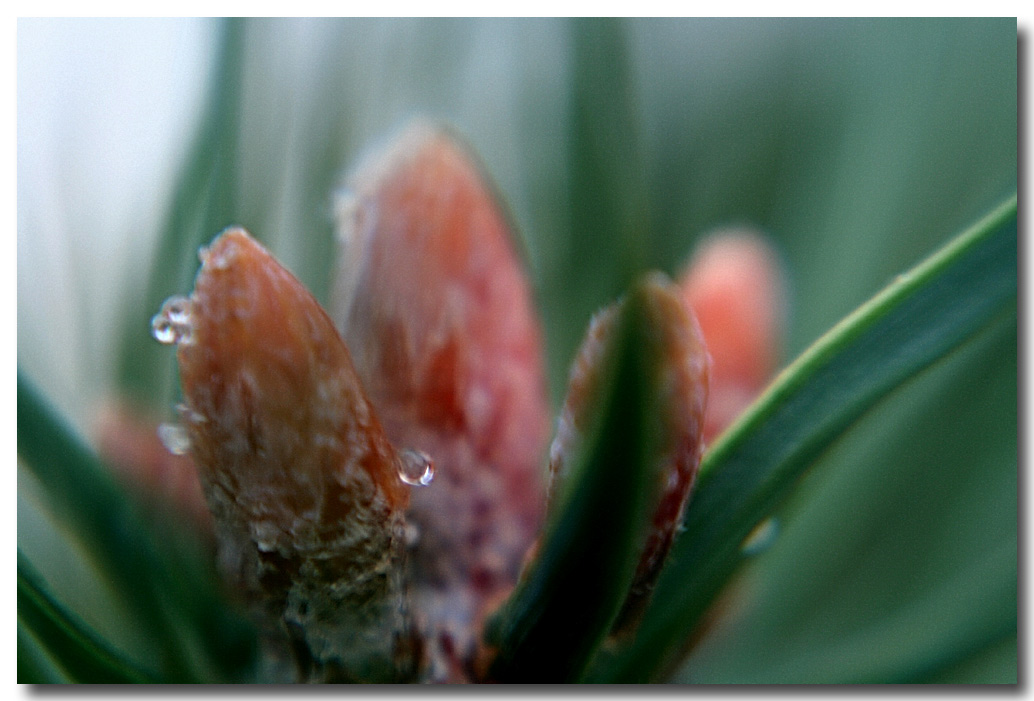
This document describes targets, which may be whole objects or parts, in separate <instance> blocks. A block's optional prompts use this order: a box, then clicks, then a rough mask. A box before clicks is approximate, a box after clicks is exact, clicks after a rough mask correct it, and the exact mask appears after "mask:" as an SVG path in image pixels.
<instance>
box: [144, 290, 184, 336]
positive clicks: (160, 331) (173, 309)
mask: <svg viewBox="0 0 1034 701" xmlns="http://www.w3.org/2000/svg"><path fill="white" fill-rule="evenodd" d="M191 331H192V327H191V319H190V300H189V299H187V298H186V297H181V296H176V297H169V298H168V299H167V300H165V304H163V305H162V308H161V311H159V312H158V313H157V314H155V315H154V317H153V318H152V319H151V335H152V336H154V338H155V340H156V341H158V342H159V343H164V344H166V345H169V344H172V343H188V342H190V334H191Z"/></svg>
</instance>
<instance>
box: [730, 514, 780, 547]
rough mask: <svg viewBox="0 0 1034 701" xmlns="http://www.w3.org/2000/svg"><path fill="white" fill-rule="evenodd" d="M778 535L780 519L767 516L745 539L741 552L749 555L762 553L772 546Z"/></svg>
mask: <svg viewBox="0 0 1034 701" xmlns="http://www.w3.org/2000/svg"><path fill="white" fill-rule="evenodd" d="M778 536H779V520H778V519H777V518H775V517H771V518H766V519H765V520H764V521H762V522H761V523H759V524H758V525H756V526H754V530H752V531H751V532H750V533H749V534H748V535H747V537H746V538H744V539H743V543H742V544H741V545H740V552H742V553H743V554H744V555H747V556H753V555H760V554H761V553H763V552H765V551H766V550H768V549H769V548H770V547H772V544H773V543H775V541H776V538H777V537H778Z"/></svg>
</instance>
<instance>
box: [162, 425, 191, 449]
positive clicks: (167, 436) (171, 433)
mask: <svg viewBox="0 0 1034 701" xmlns="http://www.w3.org/2000/svg"><path fill="white" fill-rule="evenodd" d="M158 440H160V441H161V442H162V445H164V446H165V449H166V450H167V451H169V452H170V453H172V454H173V455H186V453H187V452H188V451H189V450H190V436H188V435H187V430H186V429H185V428H183V427H182V426H179V425H177V424H161V425H160V426H158Z"/></svg>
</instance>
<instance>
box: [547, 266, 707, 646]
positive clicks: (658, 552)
mask: <svg viewBox="0 0 1034 701" xmlns="http://www.w3.org/2000/svg"><path fill="white" fill-rule="evenodd" d="M644 291H645V293H646V300H647V304H646V313H647V315H648V317H649V318H648V321H649V325H650V328H651V330H652V332H653V333H654V334H655V335H656V339H657V341H658V345H657V347H658V348H659V350H660V354H659V357H658V358H657V359H656V360H657V367H656V373H657V374H656V378H655V382H656V391H657V392H658V397H657V401H656V406H657V407H658V410H657V411H658V414H657V415H658V419H659V420H660V422H661V426H660V436H661V444H660V446H661V447H660V450H659V452H658V454H657V456H656V465H657V469H656V474H657V479H658V489H657V492H656V493H657V498H656V501H655V503H654V504H653V505H652V507H651V509H652V511H651V513H652V518H651V522H650V523H651V526H650V528H649V530H648V532H647V535H646V540H645V541H644V544H643V548H642V551H641V554H640V559H639V563H638V565H637V567H636V572H635V575H634V577H633V580H632V585H631V588H630V590H629V595H628V598H627V599H626V601H625V604H624V606H623V608H622V610H621V612H620V613H619V615H618V618H617V620H616V622H615V624H614V628H613V629H612V634H615V635H618V634H622V633H625V632H628V631H631V630H632V629H634V628H635V625H636V624H637V622H638V619H639V615H640V614H641V612H642V607H643V606H644V605H645V603H646V602H647V601H648V599H649V595H650V592H651V591H652V588H653V583H654V581H655V580H656V579H657V575H658V574H659V573H660V571H661V568H662V566H663V564H664V560H665V557H666V556H667V554H668V551H669V550H670V549H671V546H672V543H673V542H674V539H675V536H676V534H677V533H678V529H679V526H680V525H681V523H682V516H683V512H684V511H685V507H686V503H687V501H688V499H689V494H690V491H691V490H692V487H693V482H694V480H695V478H696V474H697V469H698V468H699V466H700V458H701V455H702V453H703V448H704V443H703V420H704V410H705V406H706V403H707V395H708V381H709V367H710V360H709V357H708V354H707V350H706V348H705V347H704V343H703V337H702V335H701V332H700V327H699V325H698V324H697V322H696V319H694V317H693V314H692V312H691V311H690V310H689V309H688V308H687V307H686V305H685V303H684V302H683V301H682V296H681V293H680V291H679V289H678V288H677V287H676V286H675V285H673V284H672V283H671V282H669V281H668V280H667V279H666V278H665V277H664V276H662V275H660V274H655V275H653V276H651V277H650V278H649V280H648V281H647V282H646V283H645V287H644ZM619 304H621V303H619ZM617 312H618V305H614V306H612V307H609V308H607V309H605V310H603V311H602V312H600V313H599V314H597V315H596V316H595V317H594V318H593V320H592V323H591V324H590V327H589V332H588V334H587V336H586V339H585V341H583V343H582V346H581V348H580V349H579V351H578V356H577V358H576V360H575V363H574V366H573V368H572V371H571V378H570V382H569V385H568V393H567V398H566V399H565V401H564V407H563V410H562V412H561V415H560V421H559V424H558V426H557V435H556V438H555V440H554V442H553V445H552V447H551V450H550V464H549V469H550V475H551V478H552V481H551V482H550V494H551V495H553V494H555V493H556V492H557V489H558V485H559V484H560V483H562V481H563V480H564V479H566V475H567V472H568V470H569V469H570V467H569V461H570V460H571V459H573V457H574V455H575V454H576V452H577V451H578V449H579V447H580V446H581V444H582V442H583V440H584V436H585V431H586V428H587V427H588V425H589V423H590V421H591V418H592V415H591V412H593V411H595V410H597V409H598V402H597V401H596V397H597V395H598V393H599V392H600V391H601V387H600V383H601V381H602V379H603V377H604V375H603V373H602V370H603V367H604V358H605V354H606V353H607V352H608V350H607V349H608V345H609V344H610V343H612V339H613V338H614V333H615V323H616V321H617V318H618V313H617Z"/></svg>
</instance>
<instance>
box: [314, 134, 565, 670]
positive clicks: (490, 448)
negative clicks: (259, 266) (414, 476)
mask: <svg viewBox="0 0 1034 701" xmlns="http://www.w3.org/2000/svg"><path fill="white" fill-rule="evenodd" d="M338 226H339V237H340V243H341V249H342V250H341V257H340V268H339V278H338V281H337V287H336V290H335V300H334V301H335V308H334V309H335V311H334V316H335V318H336V319H337V320H338V322H339V324H340V327H341V329H342V335H343V336H344V338H345V340H346V341H347V343H348V345H349V348H350V349H351V350H352V353H353V356H354V358H355V361H356V368H357V370H358V372H359V375H360V376H361V377H362V379H363V382H364V385H365V386H366V388H367V390H368V391H369V393H370V398H371V400H372V401H373V403H374V406H376V408H377V411H378V412H379V415H380V416H381V418H382V420H383V422H384V426H385V430H386V431H387V432H388V436H389V438H390V439H391V440H392V442H393V443H395V445H397V446H399V447H407V448H414V449H418V450H421V451H424V452H425V453H427V454H428V455H430V456H431V458H433V460H434V461H435V464H436V468H437V471H436V476H435V480H434V483H433V484H432V485H431V486H429V487H427V488H426V489H424V488H421V489H415V490H414V492H413V502H412V506H411V508H410V511H409V514H408V517H409V519H410V521H411V522H412V523H414V524H415V525H416V527H417V528H418V530H419V539H418V541H417V542H416V544H415V546H414V548H413V550H412V553H411V554H412V557H411V563H412V571H413V583H414V587H415V593H416V601H417V602H418V604H419V608H420V609H421V610H422V612H423V614H424V616H425V620H424V625H425V627H426V629H427V630H428V631H429V632H428V637H429V638H431V639H433V640H439V639H441V640H442V641H443V642H442V644H441V645H438V646H437V649H438V652H439V653H440V654H439V655H438V656H439V657H440V658H442V659H441V660H439V661H436V666H437V669H436V670H433V671H432V675H431V677H432V678H433V679H455V674H453V673H451V672H449V671H448V668H455V666H456V665H455V663H456V658H457V657H458V658H459V659H460V660H461V661H462V660H466V659H468V658H469V657H470V655H471V654H472V650H473V643H474V640H475V639H476V633H475V631H474V627H475V625H476V619H477V613H478V610H479V608H481V607H482V606H483V604H484V602H485V601H487V600H489V599H491V598H492V597H493V596H494V595H495V594H497V592H498V591H499V590H500V589H505V588H509V587H510V586H512V583H513V581H514V580H515V578H516V575H517V572H518V569H519V566H520V561H521V556H522V554H523V553H524V551H525V550H526V549H527V547H528V545H529V544H530V543H531V541H532V539H533V538H534V535H535V533H536V532H537V529H538V526H539V524H540V520H541V512H542V487H541V481H540V472H539V469H540V468H539V466H540V460H541V458H542V455H543V454H544V452H545V450H544V449H545V443H546V439H547V430H548V406H547V402H546V393H545V387H544V380H543V372H542V361H541V357H540V337H539V330H538V326H537V322H536V319H535V316H534V311H533V307H532V303H531V295H530V293H529V290H528V284H527V281H526V279H525V277H524V274H523V273H522V271H521V269H520V267H519V265H518V259H517V257H516V255H515V252H514V249H513V246H512V243H511V240H510V230H509V226H508V225H507V221H506V218H505V217H504V215H503V213H502V212H501V211H500V208H499V206H498V205H497V204H496V201H495V197H494V194H493V192H492V191H491V190H490V188H489V187H488V186H487V185H486V184H485V179H484V176H483V175H482V173H481V171H480V170H479V168H478V167H477V166H476V165H475V164H474V162H473V160H472V158H471V157H470V156H469V155H468V153H467V152H466V151H465V150H464V149H463V148H462V147H460V146H459V145H458V144H457V143H456V141H455V140H454V139H453V138H452V137H451V136H450V135H449V134H448V133H446V132H444V131H442V130H439V129H436V128H433V127H429V126H427V125H423V124H418V125H416V126H414V127H412V128H410V129H409V130H408V131H407V132H405V133H404V134H403V135H402V137H401V138H400V139H398V140H397V142H396V143H395V144H394V145H393V146H392V147H391V148H390V149H388V150H386V151H382V152H378V153H375V154H374V155H373V156H372V157H370V158H368V159H367V160H366V161H365V162H364V163H362V164H361V165H360V167H359V168H358V169H357V170H356V172H355V173H354V174H353V175H352V177H351V178H350V179H349V182H348V189H347V190H345V191H344V192H343V193H342V194H341V196H340V198H339V202H338ZM450 651H452V652H450ZM438 662H440V664H439V663H438Z"/></svg>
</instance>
